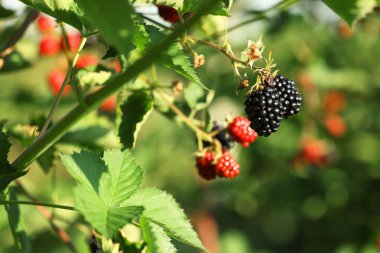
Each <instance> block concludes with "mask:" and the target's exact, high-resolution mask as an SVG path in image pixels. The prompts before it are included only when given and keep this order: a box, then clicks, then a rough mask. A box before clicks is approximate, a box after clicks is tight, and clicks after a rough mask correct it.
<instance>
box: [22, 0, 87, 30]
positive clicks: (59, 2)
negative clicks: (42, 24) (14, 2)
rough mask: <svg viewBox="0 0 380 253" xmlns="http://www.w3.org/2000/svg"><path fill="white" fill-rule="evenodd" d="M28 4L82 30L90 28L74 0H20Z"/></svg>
mask: <svg viewBox="0 0 380 253" xmlns="http://www.w3.org/2000/svg"><path fill="white" fill-rule="evenodd" d="M20 1H21V2H23V3H24V4H26V5H29V6H30V7H32V8H34V9H36V10H39V11H41V12H44V13H46V14H48V15H50V16H52V17H54V18H56V19H57V20H58V21H63V22H65V23H67V24H69V25H72V26H73V27H75V28H77V29H78V30H79V31H82V29H83V26H84V27H86V28H87V29H89V28H90V25H89V24H88V22H86V21H85V20H84V18H83V16H82V13H81V11H80V10H79V8H78V6H77V4H76V3H75V2H74V0H20Z"/></svg>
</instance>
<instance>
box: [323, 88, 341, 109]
mask: <svg viewBox="0 0 380 253" xmlns="http://www.w3.org/2000/svg"><path fill="white" fill-rule="evenodd" d="M324 105H325V111H326V112H329V113H338V112H340V111H342V110H343V108H344V107H345V105H346V96H345V95H344V93H342V92H340V91H331V92H329V93H327V94H326V96H325V99H324Z"/></svg>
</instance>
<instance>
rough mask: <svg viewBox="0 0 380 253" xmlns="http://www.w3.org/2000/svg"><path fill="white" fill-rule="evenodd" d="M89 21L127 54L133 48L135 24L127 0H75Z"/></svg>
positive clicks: (112, 43)
mask: <svg viewBox="0 0 380 253" xmlns="http://www.w3.org/2000/svg"><path fill="white" fill-rule="evenodd" d="M76 2H77V3H78V5H79V7H80V8H81V10H83V11H84V13H85V15H86V17H87V18H88V19H89V20H90V21H91V23H92V24H93V25H94V26H95V27H96V28H98V29H99V30H100V31H101V33H102V35H103V36H104V37H105V39H106V40H107V41H108V43H109V44H110V45H112V46H114V47H116V49H117V50H118V51H119V52H120V53H122V54H124V55H127V54H128V53H129V51H130V50H131V49H132V48H133V44H132V41H133V37H134V35H135V26H134V23H133V18H132V16H133V14H134V13H135V12H134V9H133V7H132V5H131V4H130V3H129V1H127V0H113V1H112V2H110V1H108V0H97V1H96V4H94V1H93V0H76Z"/></svg>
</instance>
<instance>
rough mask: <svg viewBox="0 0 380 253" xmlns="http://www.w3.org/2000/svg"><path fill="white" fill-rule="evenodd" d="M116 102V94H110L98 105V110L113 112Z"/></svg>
mask: <svg viewBox="0 0 380 253" xmlns="http://www.w3.org/2000/svg"><path fill="white" fill-rule="evenodd" d="M116 104H117V101H116V96H111V97H109V98H107V99H106V100H105V101H104V102H103V104H102V105H101V106H100V110H102V111H105V112H110V113H112V112H115V110H116Z"/></svg>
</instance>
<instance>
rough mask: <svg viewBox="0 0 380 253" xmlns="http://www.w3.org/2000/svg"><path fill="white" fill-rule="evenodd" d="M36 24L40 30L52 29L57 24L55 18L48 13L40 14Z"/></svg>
mask: <svg viewBox="0 0 380 253" xmlns="http://www.w3.org/2000/svg"><path fill="white" fill-rule="evenodd" d="M36 24H37V28H38V30H40V31H41V32H48V31H51V30H52V29H53V28H54V26H55V22H54V20H53V19H52V18H51V17H49V16H46V15H39V16H38V18H37V20H36Z"/></svg>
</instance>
